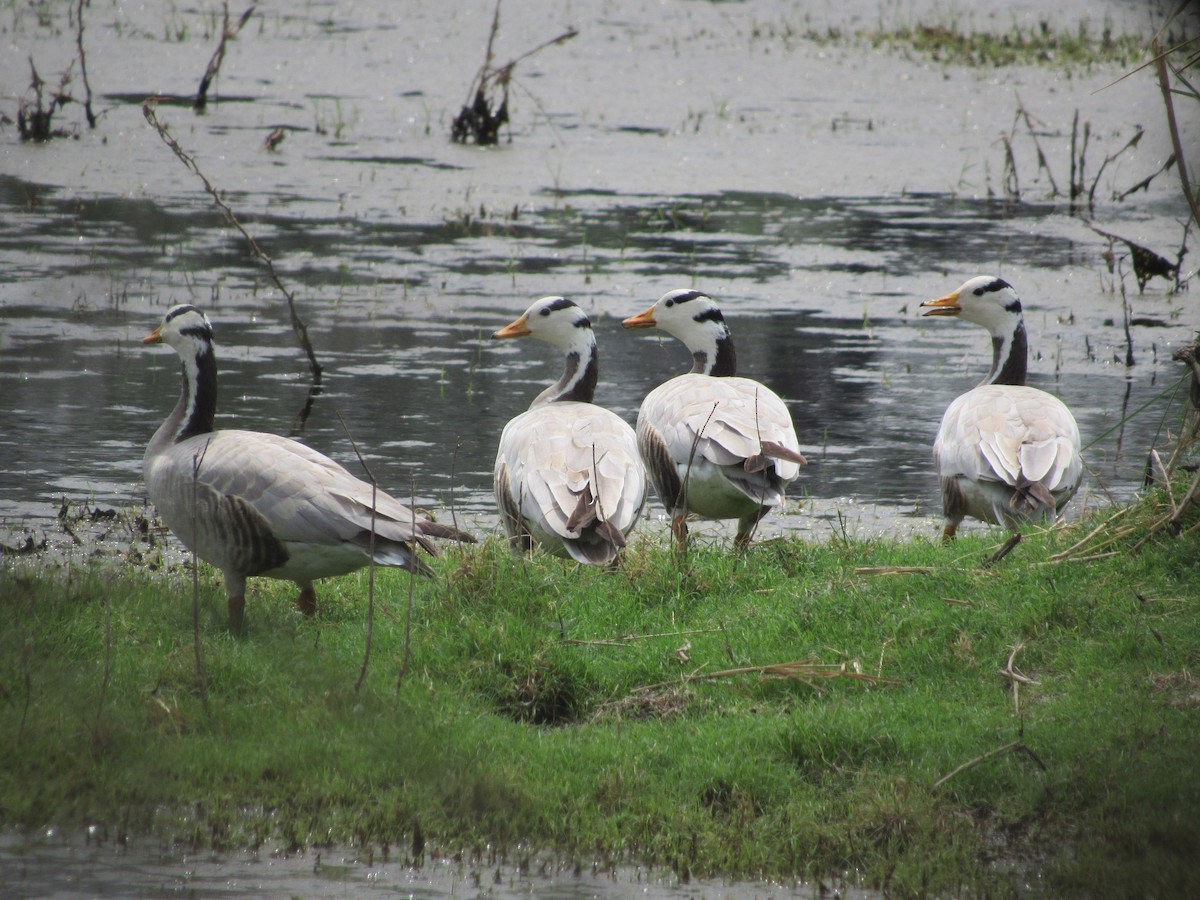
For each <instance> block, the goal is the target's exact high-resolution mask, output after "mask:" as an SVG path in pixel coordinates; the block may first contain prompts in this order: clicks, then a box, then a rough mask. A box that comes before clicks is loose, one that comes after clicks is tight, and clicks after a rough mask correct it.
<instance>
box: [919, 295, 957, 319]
mask: <svg viewBox="0 0 1200 900" xmlns="http://www.w3.org/2000/svg"><path fill="white" fill-rule="evenodd" d="M925 308H928V309H929V312H927V313H923V315H926V316H957V315H958V314H959V313H960V312H962V307H961V306H959V305H958V291H955V292H954V293H953V294H947V295H946V296H945V297H938V298H937V299H936V300H926V301H925V302H924V303H922V304H921V309H925Z"/></svg>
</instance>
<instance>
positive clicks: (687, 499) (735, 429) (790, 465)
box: [622, 290, 805, 550]
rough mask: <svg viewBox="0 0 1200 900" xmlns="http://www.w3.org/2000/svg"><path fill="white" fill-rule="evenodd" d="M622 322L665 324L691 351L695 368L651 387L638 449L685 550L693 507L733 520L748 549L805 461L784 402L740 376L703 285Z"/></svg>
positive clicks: (630, 325) (629, 324) (701, 513)
mask: <svg viewBox="0 0 1200 900" xmlns="http://www.w3.org/2000/svg"><path fill="white" fill-rule="evenodd" d="M622 324H623V325H624V326H625V327H626V328H653V327H658V328H661V329H663V330H664V331H666V332H667V333H668V334H671V335H673V336H675V337H677V338H678V339H679V340H681V341H683V343H684V344H686V345H687V348H688V350H690V351H691V353H692V360H693V363H692V370H691V371H690V372H687V373H685V374H683V375H678V376H676V377H675V378H672V379H671V380H670V381H668V382H666V383H665V384H663V385H661V386H659V387H657V388H655V389H654V390H653V391H651V392H650V393H649V394H648V395H647V396H646V399H645V400H643V401H642V406H641V409H640V410H639V412H638V420H637V436H638V447H639V449H640V450H641V453H642V458H643V459H644V460H645V461H646V469H647V470H648V471H649V472H650V478H651V480H652V481H653V482H654V487H655V489H656V490H657V491H658V496H659V499H660V500H661V501H662V504H663V506H665V507H666V508H667V513H668V514H669V515H670V516H671V530H672V532H673V533H674V535H675V538H676V540H677V541H678V543H679V546H680V547H683V546H684V545H685V543H686V541H687V519H686V517H687V514H688V512H689V511H690V512H693V513H696V514H697V515H699V516H703V517H704V518H708V519H733V518H736V519H737V520H738V530H737V537H736V538H735V541H734V543H735V545H736V546H737V548H738V549H739V550H741V549H745V547H746V545H747V544H749V542H750V535H751V533H752V531H753V529H754V526H755V525H756V524H757V523H758V521H759V519H761V518H762V517H763V516H765V515H766V514H767V513H768V512H769V511H770V510H771V509H772V508H773V507H776V506H779V505H780V504H782V503H783V493H784V488H785V487H786V486H787V484H788V482H790V481H792V480H794V479H795V478H796V477H797V476H798V475H799V474H800V466H801V465H802V464H803V463H804V462H805V459H804V457H803V456H801V455H800V444H799V441H797V439H796V429H795V428H794V427H793V425H792V417H791V415H790V414H789V413H788V409H787V406H785V405H784V402H783V400H781V399H780V398H779V396H778V395H777V394H776V393H775V392H774V391H772V390H771V389H770V388H768V387H766V385H763V384H760V383H759V382H757V381H754V380H752V379H749V378H739V377H737V375H736V372H737V362H736V357H735V354H734V350H733V338H732V337H731V336H730V334H729V327H728V326H727V325H726V324H725V318H724V317H723V316H722V315H721V310H720V309H719V308H718V307H717V304H716V303H715V302H713V300H712V298H711V297H709V296H708V295H706V294H703V293H701V292H700V291H689V290H678V291H671V292H669V293H667V294H664V295H663V296H662V297H661V298H659V300H658V302H657V303H655V304H654V305H653V306H651V307H650V308H649V309H647V310H646V311H645V312H642V313H639V314H638V315H636V316H632V317H630V318H628V319H626V320H625V321H624V322H623V323H622Z"/></svg>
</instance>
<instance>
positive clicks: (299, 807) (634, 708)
mask: <svg viewBox="0 0 1200 900" xmlns="http://www.w3.org/2000/svg"><path fill="white" fill-rule="evenodd" d="M1189 480H1190V476H1189ZM1186 488H1187V484H1186V483H1181V484H1179V485H1177V486H1176V490H1175V492H1174V494H1173V495H1172V496H1171V497H1168V495H1167V493H1166V491H1165V490H1164V489H1162V488H1159V489H1156V491H1155V492H1154V493H1152V494H1151V496H1150V497H1149V498H1148V499H1147V500H1145V501H1144V502H1143V503H1141V504H1140V505H1139V506H1137V507H1134V508H1131V509H1128V510H1125V511H1124V512H1123V513H1118V514H1117V515H1116V516H1114V514H1113V512H1112V511H1111V510H1110V511H1108V512H1107V513H1106V514H1105V515H1104V517H1101V518H1096V519H1094V520H1090V521H1086V522H1083V523H1081V524H1078V525H1075V526H1072V527H1071V528H1067V529H1060V530H1052V531H1049V532H1027V533H1026V534H1025V539H1024V540H1023V541H1022V542H1021V544H1020V545H1019V547H1018V548H1017V549H1016V551H1014V552H1013V553H1010V554H1009V555H1007V556H1006V557H1005V558H1004V559H1003V560H1001V561H999V562H996V563H994V564H988V560H989V558H991V557H993V556H994V555H995V550H996V545H997V543H998V535H997V534H994V533H993V534H981V535H977V536H974V537H968V538H965V539H960V540H959V541H958V543H957V544H956V545H954V546H951V547H943V546H941V545H939V544H936V543H934V542H933V541H925V540H917V541H908V542H903V543H901V542H894V541H891V540H861V541H856V540H853V539H848V540H840V541H835V542H831V543H829V544H826V545H814V544H810V543H805V542H802V541H799V540H791V539H786V540H785V539H780V540H775V541H768V542H764V543H762V544H760V545H756V546H754V547H752V548H751V550H750V552H749V554H748V555H747V556H746V557H745V558H741V559H739V558H738V557H736V556H734V555H732V554H730V553H729V552H727V551H726V550H725V549H724V548H722V547H716V546H709V547H703V546H701V547H698V548H695V549H694V550H693V551H692V553H691V554H690V555H689V557H688V558H687V559H686V561H681V560H679V559H678V557H677V556H676V555H675V554H674V553H673V552H671V551H670V549H669V548H668V547H666V546H665V545H659V544H657V543H655V542H654V541H653V540H652V539H649V538H645V537H644V538H643V539H641V540H639V541H635V542H634V545H633V546H631V547H630V549H629V551H628V552H627V555H626V556H625V558H624V559H623V561H622V564H621V566H620V567H619V568H616V569H608V570H597V569H593V568H589V567H580V566H576V565H574V564H570V563H567V562H565V561H562V560H558V559H554V558H548V557H542V556H535V557H533V558H523V557H514V556H511V555H510V554H509V553H508V551H507V548H506V547H505V546H504V545H503V543H502V542H500V541H489V542H486V543H485V544H484V545H482V546H481V547H477V548H470V549H465V550H462V551H458V550H455V551H454V552H452V553H451V554H449V555H448V556H447V557H446V558H444V559H442V560H440V561H438V562H437V567H438V573H437V574H438V577H437V579H436V580H433V581H429V580H424V579H420V580H418V581H417V582H416V583H415V585H413V586H412V590H413V594H412V604H413V606H412V610H411V612H412V631H411V647H410V648H409V652H410V654H411V655H410V656H406V639H405V623H406V615H407V609H406V607H407V604H408V602H409V601H408V598H409V596H410V595H409V591H410V584H409V581H408V579H407V577H405V576H404V575H403V574H400V573H396V572H392V571H379V572H377V573H375V590H374V594H373V597H374V600H373V609H374V615H373V617H372V621H373V624H371V625H368V624H367V621H368V620H367V616H366V615H365V608H366V605H367V604H366V598H367V596H368V588H367V585H368V573H366V572H362V573H360V574H358V575H356V576H347V577H345V578H342V579H336V580H333V581H330V582H329V583H328V590H327V591H326V602H325V603H324V605H323V606H322V610H321V612H320V615H319V616H318V618H317V619H316V620H315V621H314V620H308V619H305V618H303V617H301V616H300V615H299V614H297V613H296V612H295V610H294V609H293V607H292V604H291V599H292V598H291V588H290V585H284V584H276V583H269V582H261V583H259V584H258V585H256V586H255V589H254V590H253V592H252V596H251V597H250V603H249V605H248V617H249V621H250V625H249V637H248V638H246V639H237V638H234V637H233V636H231V635H230V634H228V633H227V632H226V631H225V628H224V604H223V594H222V589H221V585H220V581H219V578H218V577H217V576H216V575H215V574H214V573H213V572H212V571H211V570H209V569H208V568H207V567H204V568H202V570H201V573H200V574H201V578H200V583H199V588H198V593H197V598H198V600H199V609H200V620H199V627H198V632H197V633H198V636H199V640H198V643H197V646H196V647H195V648H194V647H193V628H192V603H191V596H192V585H191V577H190V574H189V573H186V572H183V573H181V572H178V571H176V572H173V573H172V572H169V571H163V572H160V573H154V572H147V571H145V570H139V571H130V570H127V569H120V568H116V567H113V566H112V565H101V566H95V567H78V566H71V567H66V568H64V569H63V570H61V571H58V572H53V571H48V569H49V567H48V566H45V565H41V566H38V565H36V564H33V563H17V562H12V563H6V566H5V568H4V569H3V570H0V580H2V585H0V597H2V598H3V599H2V600H0V613H2V614H3V616H4V617H5V621H6V622H7V623H8V624H7V627H6V628H5V629H4V631H3V632H2V633H0V643H2V644H3V646H0V687H2V689H3V692H2V694H0V700H2V702H0V731H2V732H3V733H4V734H5V735H6V740H5V745H6V751H5V756H6V759H5V765H4V767H3V770H2V774H0V804H2V805H0V819H2V820H3V822H4V823H6V824H10V825H12V824H22V825H27V826H41V825H45V824H47V823H53V824H55V825H57V826H60V827H69V826H85V825H91V824H97V823H99V824H102V825H103V826H104V827H105V828H106V829H108V830H109V832H110V833H113V834H117V835H133V834H142V833H152V834H155V835H157V836H159V837H160V838H161V839H162V840H163V841H166V842H181V843H182V844H184V845H185V846H192V847H197V848H216V849H223V848H231V847H246V846H249V847H253V848H259V849H263V850H267V851H273V850H288V849H299V848H307V847H311V846H325V845H329V844H353V845H357V846H361V847H363V848H367V849H371V850H372V851H374V849H375V848H378V849H379V850H380V852H382V853H383V854H384V856H385V857H386V855H387V854H388V853H389V852H391V853H393V854H394V855H398V856H403V857H405V858H408V859H410V860H411V861H412V862H413V863H414V864H420V863H421V861H422V860H423V859H424V858H425V857H427V856H434V855H436V856H441V855H462V856H463V857H464V858H465V859H468V860H470V859H479V860H484V859H485V858H486V856H487V854H488V853H489V852H491V853H496V852H498V853H500V854H501V855H502V856H504V857H506V858H510V859H516V858H519V857H521V856H522V854H528V853H531V852H549V853H553V854H557V855H558V856H560V857H561V858H563V859H565V860H568V861H574V862H575V863H577V864H579V865H584V866H591V865H593V864H596V863H597V861H599V864H600V865H604V866H608V865H616V864H620V863H624V862H640V863H648V864H651V865H657V866H662V867H666V868H668V869H672V870H674V871H676V872H677V873H679V875H680V876H681V877H686V876H687V875H689V874H695V875H704V874H712V873H720V874H723V875H740V876H753V877H781V878H786V877H793V876H816V877H830V876H831V875H836V874H837V873H850V876H851V878H852V879H860V880H861V881H862V883H863V884H865V885H868V886H873V887H876V888H880V889H884V890H886V891H887V892H889V893H891V894H899V895H911V894H920V893H926V892H932V893H955V892H960V891H962V890H964V889H967V890H975V891H982V892H994V891H1009V890H1013V889H1015V886H1016V885H1018V884H1023V883H1024V882H1025V879H1026V878H1027V877H1028V876H1029V875H1030V873H1032V872H1034V871H1036V872H1037V877H1038V878H1039V879H1043V883H1045V884H1046V885H1048V886H1049V887H1050V889H1051V890H1052V891H1053V892H1056V893H1058V892H1067V893H1078V892H1082V893H1095V892H1097V891H1099V892H1102V893H1113V892H1117V893H1120V892H1123V891H1125V890H1128V891H1132V892H1135V893H1136V892H1141V891H1147V892H1150V893H1156V894H1160V895H1164V894H1170V895H1183V894H1189V893H1195V892H1196V891H1197V889H1200V881H1198V878H1200V874H1198V873H1197V871H1196V869H1195V867H1194V866H1193V865H1192V863H1191V860H1193V859H1194V858H1195V855H1196V853H1198V852H1200V783H1197V782H1196V781H1195V779H1192V778H1181V777H1180V774H1181V773H1184V772H1189V771H1190V770H1191V767H1192V765H1193V761H1194V759H1195V755H1196V753H1197V751H1198V750H1200V728H1197V709H1198V707H1200V688H1198V687H1197V683H1196V681H1195V678H1194V676H1193V674H1192V673H1193V672H1194V671H1195V669H1196V667H1197V665H1198V661H1200V641H1198V639H1197V635H1200V608H1198V607H1197V604H1196V602H1195V598H1196V597H1197V596H1200V569H1197V567H1196V565H1195V559H1196V555H1197V550H1198V542H1200V530H1198V529H1197V521H1198V519H1200V515H1198V513H1197V511H1196V508H1195V506H1194V505H1190V504H1188V503H1187V502H1185V501H1184V500H1183V497H1182V495H1183V493H1184V491H1185V490H1186ZM1178 510H1182V512H1181V513H1180V515H1179V516H1177V517H1176V519H1175V521H1174V522H1173V523H1172V525H1171V527H1165V526H1164V525H1163V524H1162V523H1164V522H1165V521H1166V519H1168V518H1170V517H1171V514H1172V512H1173V511H1178ZM1106 538H1111V540H1107V541H1106V540H1105V539H1106ZM1081 539H1082V540H1081ZM368 628H370V629H371V638H372V643H371V647H372V649H371V656H370V661H369V667H368V668H367V676H366V678H365V679H364V680H363V681H362V683H361V685H359V683H358V682H359V675H360V671H361V669H362V667H363V665H364V662H363V653H364V645H365V637H366V633H367V629H368ZM481 864H482V865H487V863H486V862H482V863H481Z"/></svg>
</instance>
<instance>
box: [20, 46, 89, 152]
mask: <svg viewBox="0 0 1200 900" xmlns="http://www.w3.org/2000/svg"><path fill="white" fill-rule="evenodd" d="M73 65H74V62H72V63H71V65H70V66H67V70H66V71H65V72H63V74H62V78H61V79H60V80H59V83H58V90H57V91H55V92H54V93H53V96H51V97H50V102H49V103H46V100H45V90H46V82H45V81H43V80H42V76H41V75H39V74H38V70H37V66H35V65H34V64H33V57H30V58H29V89H28V91H26V96H28V92H29V91H32V92H33V100H32V102H31V101H29V100H26V99H25V98H24V97H22V98H21V102H20V103H19V104H17V132H18V133H19V134H20V135H21V140H23V141H48V140H50V138H52V137H59V136H63V135H66V134H67V132H65V131H61V130H60V131H55V130H54V129H53V127H52V125H51V123H52V122H53V120H54V112H55V110H59V109H62V108H63V107H65V106H66V105H67V104H68V103H70V102H71V101H72V100H74V99H75V98H74V97H72V96H71V95H70V94H68V93H67V85H68V84H70V82H71V66H73Z"/></svg>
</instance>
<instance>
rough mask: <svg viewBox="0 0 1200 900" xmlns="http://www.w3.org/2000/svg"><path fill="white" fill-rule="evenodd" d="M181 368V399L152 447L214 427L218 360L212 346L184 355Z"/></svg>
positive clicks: (184, 439) (207, 431) (176, 441)
mask: <svg viewBox="0 0 1200 900" xmlns="http://www.w3.org/2000/svg"><path fill="white" fill-rule="evenodd" d="M180 369H181V379H180V380H181V382H182V385H181V388H180V392H179V401H178V402H177V403H176V404H175V408H174V409H173V410H172V411H171V414H170V415H169V416H167V420H166V421H165V422H163V423H162V425H160V426H159V429H158V431H157V432H155V434H154V439H153V440H152V441H151V446H152V447H156V448H159V447H165V446H168V445H170V444H178V443H180V442H182V441H186V440H187V439H188V438H190V437H195V436H196V435H198V434H208V433H209V432H211V431H212V430H213V423H214V421H215V419H216V413H217V360H216V357H215V356H214V354H213V351H212V347H211V346H203V347H201V348H200V349H199V350H198V351H197V352H196V355H195V356H192V357H184V359H183V362H182V365H181V366H180Z"/></svg>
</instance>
